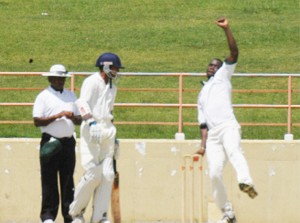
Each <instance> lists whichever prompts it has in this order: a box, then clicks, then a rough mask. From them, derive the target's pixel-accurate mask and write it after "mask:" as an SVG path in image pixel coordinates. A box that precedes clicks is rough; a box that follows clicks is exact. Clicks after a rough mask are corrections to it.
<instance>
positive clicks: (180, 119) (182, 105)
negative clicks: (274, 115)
mask: <svg viewBox="0 0 300 223" xmlns="http://www.w3.org/2000/svg"><path fill="white" fill-rule="evenodd" d="M41 73H42V72H0V76H37V75H41ZM90 74H91V72H73V75H72V77H71V78H70V89H71V90H72V91H75V90H78V89H79V87H80V86H78V88H77V87H76V86H75V79H76V77H77V76H86V75H90ZM120 76H123V77H126V76H164V77H178V89H167V88H163V89H161V88H160V89H157V88H119V91H131V92H133V91H144V92H147V91H156V92H159V91H160V92H172V91H173V92H174V91H175V92H178V103H170V104H164V103H130V102H127V103H115V107H151V108H153V107H159V108H177V109H178V121H176V122H154V121H134V122H130V121H118V122H117V121H116V122H115V123H116V124H117V125H118V124H119V125H177V126H178V133H182V131H183V126H196V125H198V123H197V122H184V120H183V109H184V108H196V107H197V105H196V104H187V103H184V101H183V93H184V92H189V91H190V92H195V91H199V89H185V88H184V86H183V80H184V77H191V76H193V77H197V76H198V77H199V76H205V74H204V73H130V72H126V73H120ZM234 76H238V77H245V78H246V77H251V78H253V77H266V78H272V77H284V78H287V89H286V90H282V89H275V90H274V89H245V90H233V92H237V93H287V98H288V100H287V103H286V104H234V105H233V107H235V108H276V109H287V111H288V112H287V122H286V123H278V122H276V123H275V122H263V123H260V122H241V123H240V124H241V125H242V126H286V127H287V133H288V134H292V127H293V126H300V123H293V121H292V109H299V108H300V105H299V104H293V103H292V95H293V93H299V92H300V87H299V88H298V89H293V82H292V78H293V77H295V78H299V77H300V74H257V73H256V74H234ZM7 90H16V91H17V90H20V91H34V90H41V89H40V88H9V87H5V88H4V87H2V88H1V86H0V91H7ZM32 105H33V103H28V102H27V103H24V102H0V107H1V106H32ZM0 124H32V121H27V120H23V121H20V120H18V121H15V120H0Z"/></svg>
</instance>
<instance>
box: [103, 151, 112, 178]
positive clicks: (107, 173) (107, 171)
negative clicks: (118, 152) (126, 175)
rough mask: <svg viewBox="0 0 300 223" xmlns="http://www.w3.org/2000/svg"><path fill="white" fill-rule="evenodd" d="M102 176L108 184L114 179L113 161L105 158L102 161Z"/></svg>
mask: <svg viewBox="0 0 300 223" xmlns="http://www.w3.org/2000/svg"><path fill="white" fill-rule="evenodd" d="M103 176H104V177H105V179H106V180H107V181H110V182H111V181H113V179H114V178H115V173H114V168H113V159H112V158H111V157H106V158H105V159H104V161H103Z"/></svg>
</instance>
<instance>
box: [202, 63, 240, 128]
mask: <svg viewBox="0 0 300 223" xmlns="http://www.w3.org/2000/svg"><path fill="white" fill-rule="evenodd" d="M235 67H236V63H235V64H226V62H224V63H223V65H222V67H220V69H219V70H218V71H217V72H216V73H215V75H214V76H213V77H211V78H210V79H209V80H208V81H207V82H206V83H205V84H204V86H203V88H202V90H201V91H200V93H199V95H198V102H197V104H198V122H199V124H203V123H206V124H207V127H208V129H212V128H214V127H216V126H218V125H220V124H222V123H224V122H228V121H236V118H235V116H234V112H233V108H232V102H231V92H232V86H231V76H232V74H233V72H234V69H235Z"/></svg>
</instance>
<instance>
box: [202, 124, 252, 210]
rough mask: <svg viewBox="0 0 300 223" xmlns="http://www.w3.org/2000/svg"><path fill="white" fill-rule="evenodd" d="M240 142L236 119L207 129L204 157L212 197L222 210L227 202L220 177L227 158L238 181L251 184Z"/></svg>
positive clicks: (238, 126) (239, 131)
mask: <svg viewBox="0 0 300 223" xmlns="http://www.w3.org/2000/svg"><path fill="white" fill-rule="evenodd" d="M240 142H241V129H240V125H239V124H238V123H237V122H236V121H229V122H226V123H222V124H221V125H219V126H216V127H214V128H212V129H210V130H209V131H208V137H207V141H206V158H207V162H208V169H209V177H210V179H211V181H212V189H213V197H214V199H215V201H216V204H217V205H218V207H219V208H220V209H221V210H224V208H225V204H226V203H227V202H228V198H227V193H226V189H225V186H224V183H223V177H222V175H223V169H224V166H225V164H226V163H227V160H229V161H230V163H231V164H232V166H233V168H234V169H235V171H236V174H237V181H238V183H245V184H249V185H252V184H253V182H252V179H251V176H250V172H249V168H248V164H247V161H246V159H245V157H244V155H243V153H242V150H241V147H240Z"/></svg>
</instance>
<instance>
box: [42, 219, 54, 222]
mask: <svg viewBox="0 0 300 223" xmlns="http://www.w3.org/2000/svg"><path fill="white" fill-rule="evenodd" d="M43 223H54V221H53V220H52V219H47V220H45V221H43Z"/></svg>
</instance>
